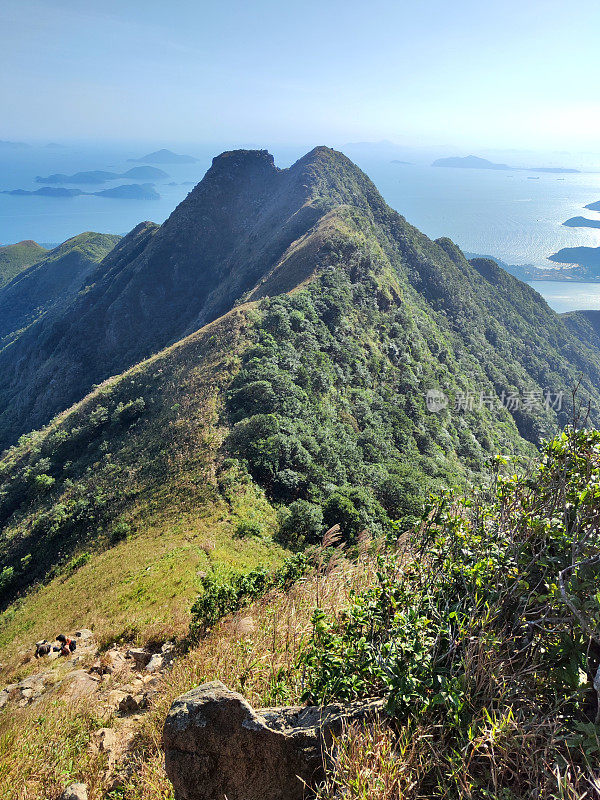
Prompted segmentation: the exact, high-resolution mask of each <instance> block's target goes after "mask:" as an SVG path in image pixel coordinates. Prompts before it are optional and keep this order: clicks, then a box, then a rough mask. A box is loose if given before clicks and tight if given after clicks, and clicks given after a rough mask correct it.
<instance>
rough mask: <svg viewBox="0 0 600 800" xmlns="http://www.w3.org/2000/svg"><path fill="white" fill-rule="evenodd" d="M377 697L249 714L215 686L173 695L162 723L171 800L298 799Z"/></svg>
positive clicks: (371, 712) (370, 712)
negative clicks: (335, 740)
mask: <svg viewBox="0 0 600 800" xmlns="http://www.w3.org/2000/svg"><path fill="white" fill-rule="evenodd" d="M382 707H383V703H382V701H380V700H373V701H367V702H362V703H354V704H351V705H348V706H343V705H332V706H325V707H324V708H316V707H309V708H290V707H287V708H267V709H262V710H259V711H254V710H253V709H252V708H251V706H250V705H249V704H248V703H247V702H246V700H245V699H244V698H243V697H242V696H241V695H239V694H237V693H236V692H232V691H230V690H229V689H228V688H227V687H226V686H224V685H223V684H222V683H221V682H220V681H215V682H213V683H207V684H204V685H203V686H199V687H198V688H196V689H193V690H192V691H191V692H188V693H187V694H184V695H182V696H181V697H179V698H178V699H177V700H175V702H174V703H173V705H172V706H171V710H170V711H169V714H168V716H167V719H166V721H165V726H164V731H163V745H164V749H165V759H166V763H165V767H166V771H167V774H168V776H169V778H170V779H171V782H172V783H173V786H174V789H175V797H176V798H177V800H214V799H215V798H222V797H227V800H302V798H304V797H305V795H306V786H307V785H308V786H314V785H315V783H317V782H318V781H319V780H322V778H323V774H324V773H323V752H324V750H325V749H326V748H327V747H328V746H329V745H330V744H331V742H332V737H333V736H334V735H336V734H339V733H340V732H341V731H342V729H343V727H344V725H345V724H346V723H347V722H351V721H358V720H364V721H366V720H368V719H370V718H373V717H374V716H375V715H377V714H380V713H381V712H382Z"/></svg>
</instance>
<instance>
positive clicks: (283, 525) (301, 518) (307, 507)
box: [279, 500, 324, 546]
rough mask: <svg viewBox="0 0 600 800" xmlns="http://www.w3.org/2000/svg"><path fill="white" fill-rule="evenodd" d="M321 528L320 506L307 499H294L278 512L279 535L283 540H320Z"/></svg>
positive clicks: (296, 543)
mask: <svg viewBox="0 0 600 800" xmlns="http://www.w3.org/2000/svg"><path fill="white" fill-rule="evenodd" d="M323 530H324V528H323V511H322V509H321V507H320V506H318V505H316V504H315V503H309V502H308V500H295V501H294V502H293V503H291V505H289V506H288V507H287V508H285V509H283V510H282V511H281V512H280V517H279V535H280V537H281V539H282V540H283V541H285V542H288V543H293V544H295V545H298V546H302V545H304V544H313V543H316V542H318V541H319V540H320V538H321V535H322V533H323Z"/></svg>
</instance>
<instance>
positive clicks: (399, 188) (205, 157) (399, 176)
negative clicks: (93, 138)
mask: <svg viewBox="0 0 600 800" xmlns="http://www.w3.org/2000/svg"><path fill="white" fill-rule="evenodd" d="M164 146H166V147H168V148H169V149H172V150H174V151H176V152H183V153H186V154H189V155H192V156H194V157H195V158H197V162H196V163H194V164H157V165H156V166H159V167H160V168H161V169H163V170H164V171H165V172H166V173H168V175H169V177H168V178H165V179H163V180H161V181H159V182H157V183H156V184H155V189H156V191H157V192H158V193H159V194H160V199H159V200H117V199H112V198H102V197H93V196H92V197H90V196H79V197H72V198H49V197H39V196H37V197H36V196H21V197H19V196H14V195H8V194H0V244H10V243H13V242H18V241H21V240H23V239H34V240H35V241H37V242H40V243H42V244H57V243H59V242H62V241H64V240H65V239H67V238H69V237H70V236H74V235H76V234H77V233H81V232H82V231H87V230H95V231H100V232H102V233H117V234H124V233H126V232H127V231H129V230H131V228H133V227H134V226H135V225H136V224H137V223H138V222H141V221H143V220H152V221H154V222H158V223H160V222H163V221H164V220H165V219H166V218H167V216H168V215H169V214H170V213H171V211H172V210H173V209H174V208H175V207H176V206H177V204H178V203H180V202H181V201H182V200H183V199H184V198H185V196H186V195H187V194H188V192H189V191H191V189H192V188H193V186H194V185H195V184H196V183H197V182H198V181H199V180H201V178H202V176H203V175H204V173H205V172H206V170H207V169H208V167H209V166H210V164H211V160H212V157H213V156H214V155H216V154H218V153H219V152H222V151H223V150H225V149H230V148H231V145H224V144H219V143H216V144H214V145H210V146H208V145H202V146H194V145H191V144H189V143H188V144H186V145H180V146H177V145H175V146H174V145H172V144H167V145H164V144H157V145H155V146H154V147H152V146H149V145H148V143H145V144H144V143H139V144H137V143H130V142H128V143H123V144H119V143H116V144H111V145H100V146H99V145H95V144H94V145H92V144H88V143H67V144H62V145H61V144H52V145H50V146H48V145H44V144H41V145H36V146H29V147H23V148H17V149H7V148H5V147H0V190H3V189H28V190H33V189H37V188H40V186H42V185H44V184H40V183H38V182H36V180H35V179H36V176H48V175H50V174H52V173H55V172H61V173H67V174H72V173H75V172H78V171H83V170H96V169H101V170H108V171H114V172H125V171H126V170H127V169H129V168H131V167H132V166H135V164H134V163H133V162H132V161H131V160H130V159H136V158H139V157H140V156H143V155H144V154H145V153H147V152H149V150H153V149H159V148H160V147H164ZM247 146H248V145H247ZM249 146H251V145H249ZM254 146H256V145H254ZM269 149H270V150H271V152H273V153H274V155H275V161H276V164H277V165H278V166H281V167H286V166H289V165H290V164H291V163H293V162H294V161H295V160H296V158H298V157H300V156H301V155H302V154H303V152H305V150H306V149H307V148H302V149H300V148H293V147H273V148H269ZM341 149H344V150H345V152H347V154H348V155H349V156H350V157H351V158H352V159H353V160H354V161H356V163H358V165H359V166H360V167H361V168H362V169H364V170H365V172H367V174H368V175H369V176H370V177H371V179H372V180H373V182H374V183H375V185H376V186H377V188H378V189H379V190H380V192H381V193H382V195H383V197H384V198H385V200H386V201H387V202H388V203H389V204H390V205H391V206H392V207H393V208H395V209H396V210H397V211H399V212H400V213H401V214H402V215H403V216H404V217H406V219H407V220H408V221H409V222H410V223H412V224H413V225H415V226H416V227H417V228H419V229H420V230H422V231H423V232H424V233H426V234H427V235H428V236H430V237H432V238H437V237H440V236H448V237H450V238H451V239H452V240H453V241H454V242H456V243H457V244H458V245H459V246H460V247H461V248H462V249H463V250H465V251H466V252H469V253H477V254H480V255H491V256H494V257H496V258H499V259H501V260H502V261H504V262H506V263H508V264H533V265H536V266H545V267H548V266H553V265H552V264H551V262H549V261H548V260H547V259H548V256H549V255H551V254H552V253H554V252H556V251H557V250H559V249H561V248H563V247H576V246H588V247H598V246H600V229H593V228H567V227H564V226H563V225H562V223H563V222H564V221H565V220H566V219H568V218H569V217H573V216H578V215H582V216H587V217H590V218H597V219H600V213H598V212H592V211H588V210H585V209H584V206H585V205H587V204H588V203H591V202H595V201H598V200H600V162H599V163H598V171H594V170H593V169H590V171H586V172H581V173H578V174H571V173H568V174H556V173H539V174H534V173H532V172H527V171H525V170H514V171H513V170H511V171H505V170H474V169H452V168H443V167H433V166H432V165H431V161H432V160H433V159H432V157H431V154H429V155H428V154H427V153H421V152H420V153H418V154H417V156H416V157H414V158H413V159H410V158H408V159H406V161H408V162H409V163H394V159H392V158H391V157H390V154H389V153H385V154H383V155H382V154H379V153H375V154H374V153H373V152H372V151H371V150H369V148H366V149H365V148H360V147H356V148H355V147H354V146H352V145H349V146H348V147H347V148H343V147H342V148H341ZM529 158H530V160H531V163H532V165H533V164H536V165H539V166H541V165H542V164H543V163H544V162H543V157H542V156H537V157H536V155H535V154H530V156H529ZM125 182H126V181H123V180H116V181H114V182H111V183H107V184H102V185H98V186H92V187H85V186H79V188H81V189H84V190H86V191H97V190H100V189H104V188H108V187H110V186H113V185H118V184H119V183H125ZM532 285H533V286H534V287H535V288H536V289H537V291H539V292H540V293H541V294H542V295H543V296H544V297H545V298H546V300H547V302H548V303H549V304H550V306H551V307H552V308H554V309H555V310H556V311H560V312H562V311H570V310H574V309H582V308H600V283H598V284H595V283H589V284H588V283H573V284H570V283H564V282H560V283H559V282H554V281H532Z"/></svg>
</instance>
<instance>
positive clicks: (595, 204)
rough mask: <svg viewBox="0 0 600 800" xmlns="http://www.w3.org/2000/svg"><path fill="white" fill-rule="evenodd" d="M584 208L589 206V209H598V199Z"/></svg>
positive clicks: (599, 203) (599, 202) (599, 207)
mask: <svg viewBox="0 0 600 800" xmlns="http://www.w3.org/2000/svg"><path fill="white" fill-rule="evenodd" d="M586 208H589V210H590V211H600V200H597V201H596V202H595V203H590V204H589V205H587V206H586Z"/></svg>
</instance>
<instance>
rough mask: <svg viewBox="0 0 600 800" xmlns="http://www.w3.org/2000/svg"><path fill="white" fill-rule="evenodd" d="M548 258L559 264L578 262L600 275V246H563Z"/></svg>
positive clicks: (595, 274)
mask: <svg viewBox="0 0 600 800" xmlns="http://www.w3.org/2000/svg"><path fill="white" fill-rule="evenodd" d="M548 258H549V259H550V261H554V262H556V263H558V264H577V265H578V266H580V267H583V268H585V269H586V270H590V271H591V272H592V274H593V276H594V277H596V278H597V277H600V247H563V248H562V250H559V251H558V253H554V254H553V255H551V256H548Z"/></svg>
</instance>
